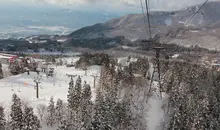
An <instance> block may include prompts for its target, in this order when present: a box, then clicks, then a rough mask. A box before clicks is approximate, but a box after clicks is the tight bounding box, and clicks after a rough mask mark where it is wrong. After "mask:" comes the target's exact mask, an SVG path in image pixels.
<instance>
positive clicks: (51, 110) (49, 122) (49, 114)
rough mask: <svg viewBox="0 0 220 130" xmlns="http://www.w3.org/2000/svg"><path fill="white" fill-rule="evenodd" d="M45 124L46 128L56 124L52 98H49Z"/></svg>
mask: <svg viewBox="0 0 220 130" xmlns="http://www.w3.org/2000/svg"><path fill="white" fill-rule="evenodd" d="M46 123H47V125H48V126H51V127H52V126H53V125H54V124H55V123H56V116H55V106H54V101H53V97H51V98H50V103H49V106H48V108H47V119H46Z"/></svg>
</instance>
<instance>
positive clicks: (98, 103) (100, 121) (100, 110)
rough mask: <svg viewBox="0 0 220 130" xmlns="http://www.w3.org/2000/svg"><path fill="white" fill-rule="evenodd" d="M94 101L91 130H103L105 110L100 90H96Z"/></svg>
mask: <svg viewBox="0 0 220 130" xmlns="http://www.w3.org/2000/svg"><path fill="white" fill-rule="evenodd" d="M96 94H97V95H96V99H95V106H94V110H95V114H94V118H93V121H92V129H93V130H105V124H106V120H105V115H106V110H105V109H106V108H105V99H104V96H103V94H102V92H101V89H98V90H97V93H96Z"/></svg>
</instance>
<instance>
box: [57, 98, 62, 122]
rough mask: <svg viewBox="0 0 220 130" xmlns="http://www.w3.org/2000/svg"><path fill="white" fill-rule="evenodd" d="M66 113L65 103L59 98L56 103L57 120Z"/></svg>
mask: <svg viewBox="0 0 220 130" xmlns="http://www.w3.org/2000/svg"><path fill="white" fill-rule="evenodd" d="M63 115H64V105H63V101H62V100H60V99H58V100H57V104H56V120H57V122H60V121H61V120H62V118H63Z"/></svg>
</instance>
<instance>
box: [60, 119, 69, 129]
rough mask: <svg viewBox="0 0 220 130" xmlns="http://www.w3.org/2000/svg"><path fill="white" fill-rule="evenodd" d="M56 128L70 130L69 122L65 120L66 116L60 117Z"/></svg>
mask: <svg viewBox="0 0 220 130" xmlns="http://www.w3.org/2000/svg"><path fill="white" fill-rule="evenodd" d="M57 130H70V129H69V122H68V121H67V119H66V117H62V119H61V120H60V122H59V125H58V129H57Z"/></svg>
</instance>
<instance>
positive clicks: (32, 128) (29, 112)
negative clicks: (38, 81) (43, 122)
mask: <svg viewBox="0 0 220 130" xmlns="http://www.w3.org/2000/svg"><path fill="white" fill-rule="evenodd" d="M23 119H24V120H23V128H22V130H39V129H40V120H39V119H38V118H37V116H35V115H34V112H33V108H31V107H27V106H26V107H25V109H24V115H23Z"/></svg>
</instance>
